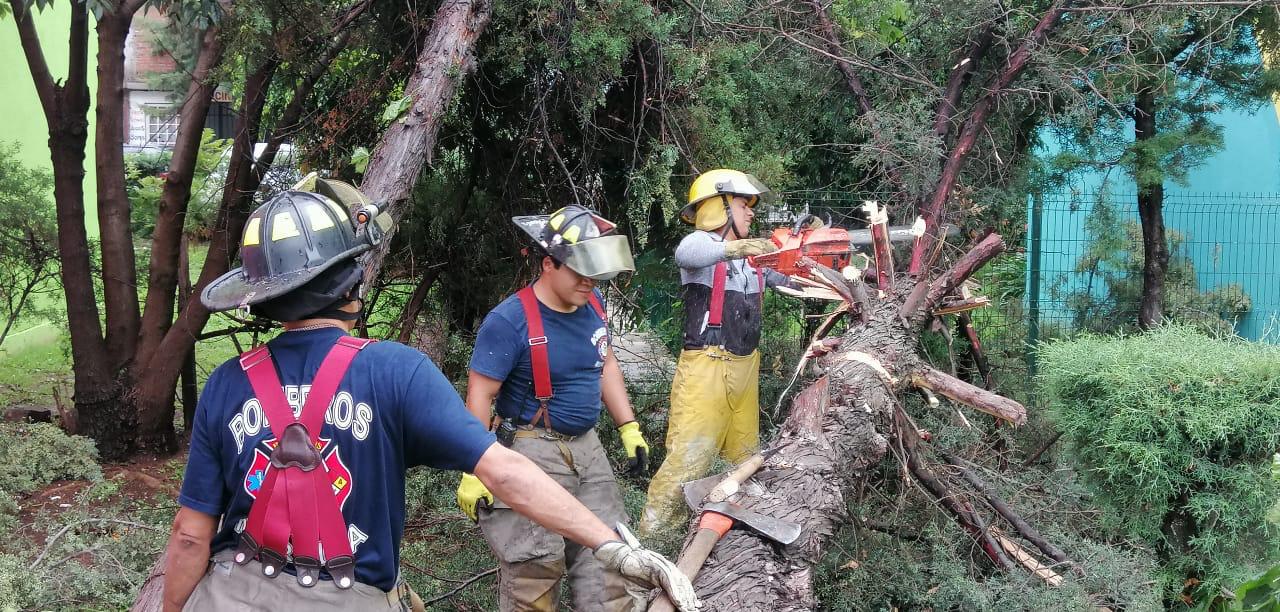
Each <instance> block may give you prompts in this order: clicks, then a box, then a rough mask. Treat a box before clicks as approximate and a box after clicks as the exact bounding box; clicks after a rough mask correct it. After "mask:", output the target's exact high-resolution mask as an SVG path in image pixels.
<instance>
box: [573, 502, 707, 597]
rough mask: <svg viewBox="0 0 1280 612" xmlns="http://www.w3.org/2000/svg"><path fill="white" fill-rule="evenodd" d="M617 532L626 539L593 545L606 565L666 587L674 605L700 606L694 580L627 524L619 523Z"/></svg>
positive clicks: (632, 576)
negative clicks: (644, 544) (643, 543)
mask: <svg viewBox="0 0 1280 612" xmlns="http://www.w3.org/2000/svg"><path fill="white" fill-rule="evenodd" d="M618 533H619V535H621V536H622V538H623V539H624V540H626V542H619V541H617V540H610V541H608V542H605V543H604V544H601V545H600V546H597V547H596V550H595V555H596V559H599V560H600V562H601V563H603V564H604V566H605V567H607V568H609V569H611V570H613V571H615V572H618V573H619V574H622V575H623V576H625V577H627V578H628V579H630V580H634V581H636V582H639V583H641V584H643V585H646V586H649V587H660V588H661V589H662V590H663V591H666V593H667V597H670V598H671V601H672V603H674V604H675V605H676V609H678V610H683V611H685V612H697V611H698V610H701V609H702V602H700V601H698V594H697V593H695V592H694V590H693V583H691V582H689V578H688V577H687V576H685V575H684V572H681V571H680V568H678V567H676V564H674V563H672V562H671V561H669V560H667V558H666V557H664V556H662V555H660V554H658V553H656V552H653V551H652V550H646V549H645V548H643V547H641V546H640V542H639V541H638V540H636V538H635V536H634V535H632V534H631V530H630V529H627V526H626V525H623V524H621V523H619V524H618Z"/></svg>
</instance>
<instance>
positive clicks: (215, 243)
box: [135, 2, 369, 450]
mask: <svg viewBox="0 0 1280 612" xmlns="http://www.w3.org/2000/svg"><path fill="white" fill-rule="evenodd" d="M368 6H369V2H362V3H361V4H359V5H356V6H354V7H352V8H351V9H350V10H349V11H348V12H347V14H346V16H344V18H343V19H342V20H341V21H340V23H339V24H338V25H337V26H336V28H337V30H338V31H337V32H336V33H335V37H334V39H333V40H332V41H331V43H330V44H329V46H328V47H327V48H326V50H325V52H324V53H323V54H322V55H321V56H320V57H319V58H317V59H316V61H315V62H314V63H313V64H312V65H311V68H310V69H309V70H308V72H307V73H306V74H305V75H304V76H303V78H302V80H301V81H300V82H299V83H298V85H297V86H296V87H295V89H294V91H293V95H292V97H291V98H290V101H289V103H288V105H287V106H286V107H285V111H284V113H283V114H282V115H281V116H280V119H279V121H277V124H276V127H275V129H274V130H273V131H272V134H271V136H270V137H269V138H268V139H267V144H266V146H265V147H264V148H263V150H262V153H261V155H259V156H258V157H257V159H255V158H254V155H253V148H254V144H255V143H256V142H257V141H258V133H259V130H260V128H261V124H262V112H263V108H264V107H265V104H266V97H267V93H268V90H269V89H270V85H271V82H272V80H273V79H274V77H275V74H276V70H277V69H278V68H279V66H280V60H279V58H277V57H274V56H273V57H270V58H268V59H267V60H265V61H264V62H263V63H262V64H261V65H260V66H259V67H258V68H257V69H256V70H255V71H253V72H252V73H250V74H249V75H247V76H246V79H245V87H244V92H245V93H244V102H243V103H242V105H241V109H240V116H239V118H238V119H237V124H236V134H235V138H234V141H233V144H232V148H231V163H230V165H229V166H228V170H227V177H226V180H225V183H224V185H223V194H222V202H221V204H220V205H219V208H218V216H217V219H216V220H215V222H214V228H215V229H214V233H213V234H214V235H213V237H212V239H211V240H210V243H209V253H208V255H207V256H206V257H205V265H204V267H203V268H202V269H201V272H200V278H199V279H198V280H197V282H196V286H195V287H194V288H193V289H192V293H193V295H197V296H198V295H199V293H200V292H201V291H203V290H204V287H205V286H207V285H208V284H209V283H210V282H213V280H214V279H216V278H217V277H218V276H220V275H221V274H223V273H225V272H226V271H227V270H230V269H231V264H232V262H233V261H234V260H235V256H236V253H237V252H238V251H239V248H240V234H241V232H242V231H243V229H244V224H245V221H246V220H247V219H248V216H249V213H250V212H252V208H253V204H254V196H255V195H256V194H257V192H258V189H259V187H261V185H262V179H263V178H264V177H265V176H266V175H267V172H268V171H269V170H270V168H271V166H272V164H274V163H275V157H276V153H277V152H278V151H279V150H280V146H281V145H282V144H283V143H284V141H285V139H286V137H287V136H288V135H289V134H290V133H291V132H292V130H294V129H295V128H296V125H297V123H298V121H299V120H300V119H301V116H302V113H303V111H304V110H305V102H306V99H307V98H308V96H310V95H311V92H312V90H313V89H314V88H315V85H316V83H318V82H319V80H320V78H321V77H323V76H324V74H325V72H326V71H327V70H328V68H329V66H330V65H331V64H332V63H333V60H334V59H336V58H337V56H338V54H339V53H340V52H341V51H342V49H344V48H346V45H347V43H348V41H349V39H350V33H351V25H352V24H353V23H354V22H355V20H356V19H357V18H358V17H359V16H360V15H361V14H362V13H363V11H364V10H365V9H366V8H368ZM211 57H212V56H211ZM204 59H205V56H204V55H203V54H202V56H201V61H202V62H203V60H204ZM192 85H193V87H194V86H195V82H193V84H192ZM209 93H210V96H211V95H212V90H210V92H209ZM202 112H203V113H205V114H207V112H208V105H207V104H206V105H205V107H204V109H203V111H202ZM202 116H203V115H202ZM175 157H176V153H175ZM193 159H194V158H193ZM166 187H167V185H166ZM187 187H188V188H187V194H188V197H189V194H190V182H189V181H188V183H187ZM185 199H186V198H184V202H185ZM184 211H185V205H184ZM173 229H174V231H177V232H179V234H180V233H181V229H182V225H181V223H178V224H177V225H176V226H175V227H174V228H173ZM168 292H169V294H170V295H171V294H172V289H169V290H168ZM169 312H170V313H171V310H170V311H169ZM209 315H210V313H209V311H208V310H207V309H205V307H204V305H203V304H201V303H200V300H199V299H198V298H196V299H192V300H189V301H188V302H187V303H186V305H185V307H183V308H182V309H181V310H180V312H179V314H178V319H177V321H175V322H174V323H173V325H172V327H169V328H168V329H166V331H165V333H164V334H163V336H162V337H161V339H160V340H159V341H158V343H157V344H156V349H155V351H153V353H152V354H153V356H152V357H151V358H150V360H149V361H148V366H147V368H146V370H145V372H144V375H145V376H146V379H145V380H141V381H139V382H138V384H137V385H136V387H135V390H136V394H137V400H136V403H137V406H138V412H139V421H140V423H141V424H142V425H143V427H144V430H145V431H146V432H148V436H147V440H146V441H147V442H148V444H149V445H151V446H156V447H157V448H161V449H169V450H172V449H176V447H175V446H174V444H175V443H176V439H175V438H174V435H173V426H172V422H173V409H174V404H173V400H174V384H175V383H176V382H177V380H178V378H179V377H180V376H181V375H182V371H183V369H184V368H185V367H186V366H185V365H184V364H186V363H188V361H189V360H190V359H192V355H193V352H194V350H195V342H196V339H197V337H198V336H199V335H200V331H201V330H203V329H204V326H205V324H206V323H208V321H209ZM171 316H172V315H171V314H169V317H171ZM166 318H168V317H166Z"/></svg>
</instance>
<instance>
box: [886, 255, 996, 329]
mask: <svg viewBox="0 0 1280 612" xmlns="http://www.w3.org/2000/svg"><path fill="white" fill-rule="evenodd" d="M1002 252H1004V239H1003V238H1001V237H1000V234H989V235H987V237H986V238H983V239H982V242H979V243H978V244H977V245H975V246H974V247H973V248H972V249H969V252H968V253H965V254H964V255H962V256H961V257H960V259H957V260H956V263H955V264H954V265H952V266H951V269H950V270H947V271H946V272H943V273H942V275H941V276H939V277H938V278H936V279H934V281H933V283H931V284H930V285H929V288H928V290H927V291H923V292H921V289H920V285H916V287H915V288H914V289H912V291H911V295H910V296H908V297H907V301H906V302H904V303H903V304H902V318H903V319H906V320H910V319H911V318H912V317H914V316H916V315H917V314H918V313H920V312H925V313H928V312H931V311H933V309H934V308H936V307H937V305H938V303H939V302H941V301H942V298H944V297H947V296H948V295H951V294H952V293H955V291H956V290H957V289H959V288H960V285H961V284H962V283H964V281H965V279H967V278H969V277H970V276H972V275H973V273H974V272H977V271H978V270H979V269H980V268H982V266H984V265H986V264H987V262H988V261H991V260H992V259H993V258H995V256H996V255H999V254H1000V253H1002Z"/></svg>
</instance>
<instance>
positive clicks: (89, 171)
mask: <svg viewBox="0 0 1280 612" xmlns="http://www.w3.org/2000/svg"><path fill="white" fill-rule="evenodd" d="M34 19H35V23H36V30H37V31H38V32H39V35H40V43H41V45H42V46H43V47H44V57H45V61H46V62H48V64H49V71H50V72H52V73H53V77H54V79H55V80H62V79H64V78H66V74H67V59H68V56H69V53H68V49H67V35H68V31H69V28H70V24H71V11H70V7H69V6H68V3H66V2H54V3H53V4H52V5H51V6H49V7H48V8H46V9H45V10H44V12H36V14H35V16H34ZM97 53H98V44H97V37H96V32H95V31H93V29H92V25H91V26H90V30H89V95H90V97H91V99H90V106H89V143H88V146H87V147H86V151H85V179H84V180H85V183H84V194H85V211H86V212H85V217H86V218H85V222H86V225H87V226H88V229H89V235H90V236H96V235H97V234H98V215H97V188H96V184H95V180H96V179H95V171H94V164H93V147H94V138H93V127H94V123H95V118H94V106H93V100H92V96H93V94H94V92H95V90H96V88H97V83H98V79H97V71H96V70H95V69H94V68H95V66H96V65H97V62H96V59H95V58H96V57H97ZM0 84H3V90H2V91H3V94H0V140H3V141H5V142H17V143H18V144H20V145H21V146H22V151H21V153H20V156H21V157H20V158H21V159H22V161H23V162H24V163H26V164H27V165H30V166H35V167H40V168H44V169H46V170H48V171H50V172H52V171H53V165H52V164H51V163H50V161H49V131H48V130H49V127H48V124H47V123H46V122H45V118H44V112H43V111H41V110H40V99H39V97H38V96H37V95H36V88H35V85H33V84H32V82H31V73H30V72H29V71H28V70H27V60H26V57H25V56H24V55H23V53H22V45H21V43H19V42H18V29H17V27H16V25H15V23H14V20H13V16H12V15H10V16H8V17H5V18H3V19H0ZM116 146H119V145H116ZM49 193H50V197H52V193H53V185H52V184H50V185H49Z"/></svg>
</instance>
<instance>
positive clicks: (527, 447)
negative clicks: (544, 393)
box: [479, 429, 639, 612]
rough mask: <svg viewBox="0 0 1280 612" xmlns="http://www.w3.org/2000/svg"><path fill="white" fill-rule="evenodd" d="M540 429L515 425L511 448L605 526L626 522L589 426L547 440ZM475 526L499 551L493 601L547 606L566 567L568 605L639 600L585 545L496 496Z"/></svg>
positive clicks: (615, 610) (581, 610)
mask: <svg viewBox="0 0 1280 612" xmlns="http://www.w3.org/2000/svg"><path fill="white" fill-rule="evenodd" d="M556 436H558V434H547V433H546V432H545V431H544V430H541V429H525V430H520V431H519V432H518V434H517V436H516V439H515V441H514V442H513V443H512V445H511V449H512V450H514V451H516V452H518V453H520V454H522V455H524V456H526V457H528V458H529V459H530V460H532V461H533V462H534V463H535V464H536V465H537V466H538V467H539V468H542V471H544V472H546V473H547V474H548V475H549V476H551V477H552V478H553V479H555V481H556V482H558V483H560V486H563V487H564V488H565V489H567V490H568V491H569V493H572V494H573V496H574V497H577V498H578V501H581V502H582V504H583V505H585V506H586V507H587V508H588V509H590V510H591V511H592V512H593V513H595V515H596V516H598V517H600V520H602V521H604V523H605V524H606V525H610V526H612V525H614V524H615V523H618V522H626V520H627V515H626V511H625V510H624V509H623V506H622V496H621V495H620V494H619V493H618V483H617V482H616V481H615V480H614V478H613V468H612V467H611V466H610V465H609V459H608V457H606V456H605V454H604V448H602V447H601V446H600V438H599V437H597V436H596V432H595V430H592V431H588V432H587V433H585V434H582V435H581V436H577V437H576V438H572V439H554V438H555V437H556ZM479 516H480V531H481V532H483V533H484V537H485V540H487V541H488V542H489V548H490V549H492V550H493V554H494V555H495V556H497V557H498V601H499V605H500V608H501V610H502V611H503V612H526V611H527V612H554V611H555V610H558V609H559V607H560V580H561V578H562V577H563V576H564V573H565V571H566V570H568V573H569V588H570V591H571V592H572V593H573V609H574V611H575V612H623V611H625V612H631V610H634V609H635V607H636V605H637V604H638V603H639V602H638V601H637V600H636V599H635V598H634V597H633V596H632V595H630V594H629V593H628V592H627V581H626V579H625V578H623V577H622V576H621V575H620V574H618V573H616V572H610V571H607V570H605V568H604V567H603V566H602V565H601V564H600V562H599V561H597V560H596V558H595V556H594V555H593V554H592V551H591V549H589V548H584V547H582V546H580V545H578V544H575V543H573V542H571V541H568V540H565V539H564V537H562V536H560V535H557V534H555V533H552V532H550V531H547V530H546V529H544V528H542V527H541V526H539V525H537V524H534V523H533V522H532V521H530V520H529V519H527V518H525V517H523V516H520V515H519V514H516V513H515V512H514V511H513V510H511V507H510V506H508V505H506V504H505V503H503V502H502V501H501V500H495V503H494V506H493V508H492V509H484V508H481V509H480V511H479Z"/></svg>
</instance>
